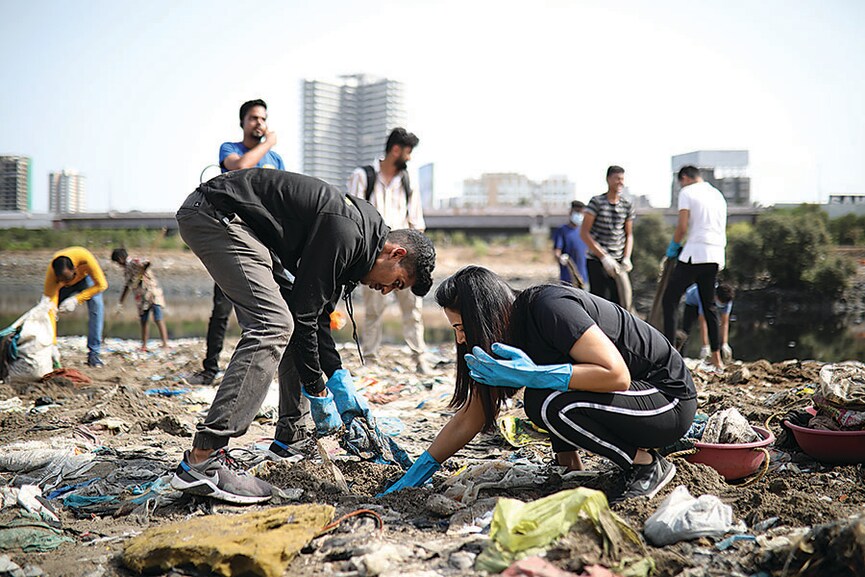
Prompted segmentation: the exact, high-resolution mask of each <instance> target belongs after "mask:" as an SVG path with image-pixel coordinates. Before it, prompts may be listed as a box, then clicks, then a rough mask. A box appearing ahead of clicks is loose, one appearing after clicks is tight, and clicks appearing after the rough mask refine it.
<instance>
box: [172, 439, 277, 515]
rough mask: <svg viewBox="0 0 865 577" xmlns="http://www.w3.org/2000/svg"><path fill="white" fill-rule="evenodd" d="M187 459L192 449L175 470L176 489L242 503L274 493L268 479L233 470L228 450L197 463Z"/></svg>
mask: <svg viewBox="0 0 865 577" xmlns="http://www.w3.org/2000/svg"><path fill="white" fill-rule="evenodd" d="M188 459H189V451H187V452H185V453H184V454H183V460H182V461H180V464H179V465H178V466H177V469H176V470H175V471H174V477H172V478H171V486H172V487H174V488H175V489H178V490H180V491H183V492H185V493H190V494H193V495H204V496H207V497H213V498H214V499H221V500H223V501H228V502H229V503H237V504H240V505H248V504H252V503H261V502H262V501H267V500H268V499H270V498H271V497H272V496H273V487H271V486H270V484H269V483H267V482H266V481H262V480H261V479H259V478H257V477H254V476H252V475H248V474H246V473H245V472H243V471H233V470H231V468H229V467H230V465H231V461H230V458H229V457H228V455H227V454H226V452H225V450H222V449H220V450H219V451H214V452H213V454H212V455H211V456H210V458H209V459H207V460H206V461H204V462H201V463H197V464H195V465H192V464H190V463H189V460H188Z"/></svg>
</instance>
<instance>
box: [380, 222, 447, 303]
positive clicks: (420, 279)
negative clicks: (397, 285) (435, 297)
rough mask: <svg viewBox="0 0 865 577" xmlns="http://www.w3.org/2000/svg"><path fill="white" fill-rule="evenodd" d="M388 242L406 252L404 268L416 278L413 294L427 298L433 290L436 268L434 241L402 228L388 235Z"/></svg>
mask: <svg viewBox="0 0 865 577" xmlns="http://www.w3.org/2000/svg"><path fill="white" fill-rule="evenodd" d="M387 241H388V242H390V243H393V244H398V245H400V246H401V247H403V248H404V249H405V250H406V255H405V258H403V260H402V267H403V268H404V269H406V271H408V274H409V276H411V277H413V278H414V284H413V285H412V287H411V292H413V293H414V294H416V295H417V296H419V297H422V296H425V295H426V294H427V293H428V292H429V289H431V288H432V272H433V269H434V268H435V267H436V249H435V247H434V246H433V243H432V241H431V240H430V239H429V238H427V237H426V235H424V234H423V233H422V232H419V231H417V230H414V229H411V228H401V229H399V230H392V231H390V232H389V233H387Z"/></svg>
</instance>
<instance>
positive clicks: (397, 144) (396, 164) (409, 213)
mask: <svg viewBox="0 0 865 577" xmlns="http://www.w3.org/2000/svg"><path fill="white" fill-rule="evenodd" d="M418 142H419V139H418V137H417V136H415V135H414V134H412V133H411V132H408V131H406V129H405V128H395V129H393V131H392V132H391V133H390V136H389V137H388V139H387V144H386V145H385V150H384V152H385V155H384V158H380V159H378V160H376V161H375V163H373V164H372V165H369V166H362V167H359V168H357V169H355V171H354V172H353V173H352V175H351V176H350V177H349V179H348V192H349V194H351V195H354V196H357V197H360V198H364V199H366V200H367V201H369V202H370V203H371V204H372V205H373V206H374V207H375V208H376V209H377V210H378V212H379V213H380V214H381V216H382V218H383V219H384V222H385V224H386V225H387V226H389V227H390V228H391V229H392V230H394V229H404V228H410V229H414V230H418V231H420V232H423V230H424V228H425V226H426V225H425V223H424V219H423V207H422V205H421V199H420V194H416V193H414V192H413V191H412V189H411V183H410V181H409V177H408V170H407V165H408V162H409V160H411V153H412V150H413V149H414V148H415V147H416V146H417V145H418ZM395 293H396V298H397V301H398V302H399V306H400V309H402V327H403V336H404V337H405V342H406V344H407V345H408V347H409V349H411V351H412V356H413V357H414V362H415V364H416V368H417V371H418V373H420V374H429V373H430V372H431V371H430V367H429V365H428V364H427V362H426V360H425V359H424V350H425V349H426V344H425V343H424V337H423V317H422V315H421V313H422V310H423V304H422V303H423V299H421V298H420V297H418V296H416V295H414V294H413V293H411V291H395ZM386 298H387V297H386V295H383V294H381V293H380V292H377V291H374V290H371V289H368V288H367V289H364V291H363V304H364V309H365V310H366V317H365V318H366V321H365V324H364V332H363V335H362V339H361V348H362V350H363V355H364V358H365V359H367V360H371V361H372V362H373V363H375V362H376V361H377V360H378V352H379V348H380V347H381V334H382V328H381V318H382V314H383V313H384V309H385V305H386V304H387V300H386Z"/></svg>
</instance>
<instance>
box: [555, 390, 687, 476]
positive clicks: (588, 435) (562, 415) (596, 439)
mask: <svg viewBox="0 0 865 577" xmlns="http://www.w3.org/2000/svg"><path fill="white" fill-rule="evenodd" d="M628 392H630V391H625V393H628ZM633 392H634V393H642V391H633ZM650 392H651V393H654V392H657V389H650ZM563 394H565V393H563V392H555V393H553V394H551V395H550V396H549V397H547V398H546V399H545V400H544V403H543V405H542V407H541V419H543V421H544V424H545V425H546V427H547V430H548V431H550V432H551V433H554V434H555V435H556V436H557V437H558V438H560V439H561V440H562V441H565V442H566V443H568V444H569V445H574V443H573V441H571V440H569V439H568V438H566V437H565V436H564V435H562V434H561V433H560V432H559V431H557V430H556V428H555V427H554V426H553V424H552V423H551V422H550V420H549V419H548V418H547V409H548V407H549V404H550V402H551V401H552V400H553V399H554V398H556V397H558V396H559V395H563ZM616 394H620V393H616ZM678 404H679V399H673V400H672V401H671V402H670V403H668V404H666V405H664V406H662V407H658V408H657V409H649V410H637V409H627V408H624V407H611V406H609V405H603V404H600V403H589V402H585V401H581V402H576V403H571V404H569V405H567V406H565V407H563V408H562V410H561V411H559V418H560V419H561V420H562V422H563V423H566V424H567V425H568V426H569V427H571V428H572V429H573V430H574V431H576V432H577V433H579V434H580V435H581V436H583V437H586V438H588V439H591V440H592V441H594V442H595V443H597V444H598V445H601V446H602V447H606V448H608V449H610V450H611V451H613V452H615V453H618V454H619V455H621V456H622V458H623V459H624V460H625V461H627V462H628V463H633V460H632V459H631V458H630V457H629V456H628V455H627V454H626V453H625V452H624V451H622V450H621V449H620V448H619V447H617V446H615V445H613V444H611V443H609V442H607V441H605V440H603V439H601V438H600V437H598V436H597V435H595V434H593V433H592V432H591V431H587V430H586V429H584V428H582V427H581V426H579V425H578V424H577V423H575V422H574V421H572V420H571V419H569V418H568V417H567V416H566V415H565V413H566V412H567V411H569V410H571V409H581V408H589V409H597V410H599V411H607V412H609V413H618V414H620V415H633V416H641V415H642V416H647V417H648V416H654V415H660V414H661V413H665V412H667V411H671V410H673V409H674V408H675V407H676V405H678Z"/></svg>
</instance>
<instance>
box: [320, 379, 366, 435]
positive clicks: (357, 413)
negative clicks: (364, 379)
mask: <svg viewBox="0 0 865 577" xmlns="http://www.w3.org/2000/svg"><path fill="white" fill-rule="evenodd" d="M327 389H328V390H329V391H330V392H331V393H333V401H334V403H336V410H338V411H339V416H340V417H341V418H342V422H343V423H345V424H348V423H350V422H351V420H352V419H354V418H355V417H364V418H365V419H366V420H367V422H368V423H369V421H370V414H369V405H367V403H366V399H364V398H363V397H362V396H360V395H358V394H357V389H355V388H354V380H353V379H352V378H351V373H349V372H348V371H347V370H346V369H339V370H338V371H334V373H333V375H331V377H330V379H328V381H327ZM370 424H374V423H370Z"/></svg>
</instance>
